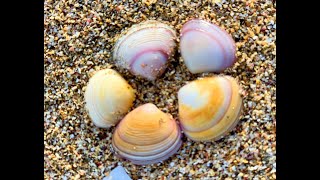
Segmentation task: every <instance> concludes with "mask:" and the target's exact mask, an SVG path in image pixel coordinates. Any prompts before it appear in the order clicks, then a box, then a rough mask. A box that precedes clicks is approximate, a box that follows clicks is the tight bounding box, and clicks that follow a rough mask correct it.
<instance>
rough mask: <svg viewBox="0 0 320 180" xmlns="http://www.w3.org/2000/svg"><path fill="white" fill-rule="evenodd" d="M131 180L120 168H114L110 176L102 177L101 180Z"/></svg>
mask: <svg viewBox="0 0 320 180" xmlns="http://www.w3.org/2000/svg"><path fill="white" fill-rule="evenodd" d="M115 179H118V180H132V179H131V178H130V177H129V175H128V174H127V172H126V170H125V169H124V168H123V167H122V166H118V167H116V168H114V169H113V170H112V171H111V172H110V174H109V175H108V176H106V177H104V178H103V179H102V180H115Z"/></svg>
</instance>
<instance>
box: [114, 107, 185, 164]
mask: <svg viewBox="0 0 320 180" xmlns="http://www.w3.org/2000/svg"><path fill="white" fill-rule="evenodd" d="M181 143H182V141H181V132H180V127H179V126H178V125H177V123H176V121H175V120H174V119H173V118H172V116H171V115H169V114H166V113H164V112H162V111H160V110H159V109H158V108H157V107H156V106H155V105H153V104H151V103H147V104H144V105H142V106H139V107H137V108H136V109H134V110H133V111H131V112H130V113H129V114H127V115H126V117H125V118H124V119H123V120H121V122H120V123H119V124H118V126H117V128H116V130H115V132H114V134H113V137H112V145H113V148H114V150H115V151H116V153H117V154H118V155H120V156H121V157H123V158H125V159H127V160H130V161H131V162H132V163H134V164H138V165H146V164H153V163H158V162H160V161H163V160H166V159H168V158H169V157H170V156H172V155H173V154H175V153H176V152H177V151H178V149H179V148H180V146H181Z"/></svg>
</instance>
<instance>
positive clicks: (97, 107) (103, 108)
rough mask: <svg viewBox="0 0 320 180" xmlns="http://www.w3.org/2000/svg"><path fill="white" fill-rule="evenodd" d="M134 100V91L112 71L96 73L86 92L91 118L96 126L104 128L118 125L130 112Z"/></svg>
mask: <svg viewBox="0 0 320 180" xmlns="http://www.w3.org/2000/svg"><path fill="white" fill-rule="evenodd" d="M134 99H135V91H134V89H132V87H131V86H130V85H129V84H128V83H127V82H126V80H125V79H123V78H122V77H121V75H120V74H119V73H117V72H116V71H114V70H112V69H104V70H100V71H98V72H96V74H94V75H93V76H92V77H91V78H90V80H89V83H88V86H87V89H86V92H85V102H86V108H87V110H88V112H89V116H90V118H91V119H92V121H93V123H94V124H95V125H96V126H98V127H102V128H108V127H110V126H114V125H116V124H117V123H118V121H119V120H121V118H123V117H124V115H125V114H126V113H127V112H128V111H129V110H130V108H131V107H132V105H133V101H134Z"/></svg>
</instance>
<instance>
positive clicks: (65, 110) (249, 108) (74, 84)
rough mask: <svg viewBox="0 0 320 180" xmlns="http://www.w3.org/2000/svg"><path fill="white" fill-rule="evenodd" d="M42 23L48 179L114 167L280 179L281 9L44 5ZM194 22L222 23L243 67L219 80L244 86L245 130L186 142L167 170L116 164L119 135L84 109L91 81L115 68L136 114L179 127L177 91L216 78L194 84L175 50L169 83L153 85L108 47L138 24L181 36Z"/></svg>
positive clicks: (212, 4) (265, 5)
mask: <svg viewBox="0 0 320 180" xmlns="http://www.w3.org/2000/svg"><path fill="white" fill-rule="evenodd" d="M44 16H45V17H44V34H45V36H44V52H45V54H44V65H45V67H44V68H45V77H44V79H45V82H44V85H45V92H44V98H45V104H44V108H45V112H44V127H45V131H44V144H45V151H44V167H45V169H44V171H45V173H44V178H45V179H102V178H103V177H105V176H106V175H108V174H109V173H110V171H111V170H112V169H113V168H115V167H116V166H118V165H122V166H123V167H124V168H125V169H126V171H127V172H128V174H129V176H130V177H131V178H132V179H276V118H275V115H276V102H275V100H276V74H275V71H276V43H275V41H276V2H275V1H268V0H260V1H259V0H242V1H240V0H234V1H219V0H213V1H190V0H187V1H178V0H176V1H161V0H158V1H157V0H149V1H147V0H144V1H138V0H129V1H119V2H117V1H111V0H106V1H102V0H100V1H99V0H98V1H89V0H78V1H76V0H69V1H68V0H60V1H53V0H45V2H44ZM192 18H201V19H205V20H208V21H210V22H213V23H216V24H217V25H219V26H220V27H221V28H223V29H225V30H226V31H227V32H228V33H230V34H231V36H232V38H233V39H234V40H235V41H236V44H237V54H236V55H237V58H238V60H237V62H236V63H235V64H234V65H233V66H232V67H231V68H228V69H227V70H225V71H224V72H223V73H221V74H226V75H230V76H232V77H235V78H236V79H237V80H238V82H239V84H240V86H241V89H242V91H241V95H242V96H243V99H244V108H243V115H242V116H241V117H240V118H241V119H240V122H239V123H238V125H237V126H236V128H235V129H233V130H232V131H231V132H230V133H228V134H226V135H225V136H224V137H223V138H222V139H220V140H218V141H215V142H207V143H203V142H193V141H191V140H190V139H188V138H186V137H185V136H184V137H183V145H182V147H181V148H180V150H179V151H178V152H177V153H176V154H175V155H174V156H172V157H171V158H169V159H168V160H166V161H164V162H162V163H158V164H153V165H147V166H138V165H133V164H132V163H130V162H129V161H126V160H124V159H120V158H118V157H116V156H114V152H113V149H112V146H111V138H112V133H113V131H114V128H110V129H101V128H97V127H96V126H94V125H93V123H92V121H91V120H90V118H89V116H88V113H87V111H86V109H85V102H84V92H85V89H86V86H87V83H88V80H89V78H90V77H91V76H92V75H93V74H94V72H95V71H97V70H99V69H105V68H112V69H115V70H117V71H118V72H119V73H121V75H122V76H123V77H124V78H125V79H126V80H127V81H128V82H129V83H130V85H131V86H132V87H133V88H135V89H136V90H137V99H136V101H135V102H134V103H135V104H134V107H137V106H139V105H141V104H144V103H147V102H152V103H154V104H155V105H156V106H157V107H159V109H161V110H162V111H164V112H167V113H170V114H172V115H173V117H174V118H176V119H177V117H178V115H177V113H178V105H177V103H178V101H177V91H178V90H179V88H180V87H182V86H183V85H185V84H186V83H187V82H190V81H192V80H194V79H197V78H199V77H207V76H212V75H214V73H202V74H197V75H192V74H191V73H190V72H188V70H187V68H186V66H185V65H184V63H183V59H182V58H181V56H180V53H179V50H178V48H177V50H176V54H175V56H174V59H173V60H172V61H171V62H170V64H169V67H168V68H167V70H166V72H165V74H164V75H163V76H162V77H160V78H158V79H157V80H156V81H154V82H149V81H146V80H143V79H141V78H136V77H135V76H133V75H132V74H130V73H129V72H128V71H126V70H123V69H121V68H119V67H117V66H116V65H115V63H114V61H113V59H112V48H113V46H114V44H115V41H116V40H117V38H118V37H119V35H120V34H121V32H123V31H125V30H126V29H127V28H129V27H131V26H132V25H133V24H137V23H139V22H142V21H145V20H147V19H153V20H159V21H162V22H165V23H168V24H170V25H171V26H172V27H174V28H175V29H176V31H177V33H179V32H180V29H181V26H182V25H183V24H184V23H185V22H186V21H187V20H188V19H192ZM134 107H133V108H134Z"/></svg>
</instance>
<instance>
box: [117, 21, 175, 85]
mask: <svg viewBox="0 0 320 180" xmlns="http://www.w3.org/2000/svg"><path fill="white" fill-rule="evenodd" d="M176 38H177V37H176V32H175V30H174V29H173V28H171V27H170V26H168V25H167V24H164V23H161V22H159V21H154V20H148V21H145V22H142V23H139V24H136V25H133V26H132V27H131V28H129V29H128V30H127V31H126V32H125V33H123V35H122V36H121V37H120V38H119V39H118V40H117V42H116V44H115V47H114V51H113V59H114V60H115V61H116V63H117V64H118V65H119V66H120V67H123V68H126V69H128V70H129V71H130V72H131V73H132V74H134V75H137V76H141V77H143V78H145V79H148V80H151V81H152V80H155V79H156V78H157V77H159V76H161V75H162V74H163V73H164V72H165V69H166V67H167V62H168V59H169V58H170V57H171V56H172V55H173V53H174V49H175V47H176Z"/></svg>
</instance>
